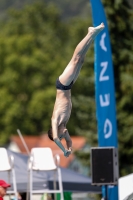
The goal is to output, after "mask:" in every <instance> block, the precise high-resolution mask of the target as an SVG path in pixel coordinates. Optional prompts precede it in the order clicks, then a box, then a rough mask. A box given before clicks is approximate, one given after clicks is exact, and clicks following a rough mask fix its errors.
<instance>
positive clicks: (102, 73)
mask: <svg viewBox="0 0 133 200" xmlns="http://www.w3.org/2000/svg"><path fill="white" fill-rule="evenodd" d="M107 66H108V62H101V67H103V69H102V70H101V73H100V78H99V79H100V81H107V80H109V76H103V75H104V73H105V71H106V69H107Z"/></svg>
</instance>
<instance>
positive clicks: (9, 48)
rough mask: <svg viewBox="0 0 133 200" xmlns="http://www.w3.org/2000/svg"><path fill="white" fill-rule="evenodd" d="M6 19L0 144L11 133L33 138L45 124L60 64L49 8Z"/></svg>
mask: <svg viewBox="0 0 133 200" xmlns="http://www.w3.org/2000/svg"><path fill="white" fill-rule="evenodd" d="M10 16H11V18H10V21H9V22H8V23H7V24H5V25H1V30H2V32H1V33H0V46H1V48H0V72H1V73H0V74H1V75H0V93H1V95H0V96H1V104H0V116H1V119H0V127H1V140H3V141H5V139H6V138H8V134H12V133H14V132H15V131H16V129H17V128H20V129H22V130H23V132H24V133H27V134H37V133H38V132H41V131H44V130H46V128H45V127H48V125H49V124H50V117H51V112H52V106H53V101H54V98H55V88H54V87H53V85H54V80H55V78H56V77H57V74H58V73H59V67H60V66H64V65H65V62H64V60H63V59H62V56H63V54H64V50H63V49H62V46H63V44H64V40H65V38H66V37H67V36H66V34H65V33H66V32H67V31H66V27H65V26H64V25H63V24H62V23H61V21H60V19H59V18H60V15H59V13H58V10H57V9H56V8H55V7H54V6H53V5H47V4H46V5H45V4H35V5H33V6H31V7H30V6H29V7H26V8H25V9H23V10H22V11H15V10H12V11H11V14H10ZM57 49H62V53H61V52H59V51H57ZM55 60H56V62H55ZM2 138H3V139H2ZM1 143H2V141H1Z"/></svg>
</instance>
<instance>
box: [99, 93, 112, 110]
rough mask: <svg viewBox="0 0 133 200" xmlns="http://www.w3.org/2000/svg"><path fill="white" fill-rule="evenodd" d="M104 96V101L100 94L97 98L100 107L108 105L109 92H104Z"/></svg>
mask: <svg viewBox="0 0 133 200" xmlns="http://www.w3.org/2000/svg"><path fill="white" fill-rule="evenodd" d="M104 97H105V101H104V100H103V97H102V95H100V96H99V98H100V105H101V106H102V107H104V106H108V105H109V104H110V94H105V95H104Z"/></svg>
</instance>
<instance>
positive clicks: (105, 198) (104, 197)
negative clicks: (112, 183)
mask: <svg viewBox="0 0 133 200" xmlns="http://www.w3.org/2000/svg"><path fill="white" fill-rule="evenodd" d="M101 200H108V186H107V185H103V186H102V199H101Z"/></svg>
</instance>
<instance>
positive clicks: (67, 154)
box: [64, 149, 72, 157]
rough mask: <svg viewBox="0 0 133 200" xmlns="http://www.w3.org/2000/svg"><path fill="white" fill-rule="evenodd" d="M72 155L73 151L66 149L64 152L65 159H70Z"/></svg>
mask: <svg viewBox="0 0 133 200" xmlns="http://www.w3.org/2000/svg"><path fill="white" fill-rule="evenodd" d="M71 153H72V150H71V149H69V150H68V149H65V152H64V156H65V157H69V155H70V154H71Z"/></svg>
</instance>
